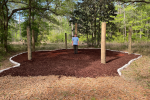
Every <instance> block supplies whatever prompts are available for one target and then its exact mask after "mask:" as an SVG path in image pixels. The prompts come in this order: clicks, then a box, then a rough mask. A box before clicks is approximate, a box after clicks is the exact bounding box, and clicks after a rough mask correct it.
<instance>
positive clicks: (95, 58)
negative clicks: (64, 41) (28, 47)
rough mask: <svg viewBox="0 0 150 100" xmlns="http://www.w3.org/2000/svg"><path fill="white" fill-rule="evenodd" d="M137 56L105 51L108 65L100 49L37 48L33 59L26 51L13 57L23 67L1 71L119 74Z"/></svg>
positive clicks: (23, 74) (45, 73)
mask: <svg viewBox="0 0 150 100" xmlns="http://www.w3.org/2000/svg"><path fill="white" fill-rule="evenodd" d="M137 57H139V56H138V55H134V54H130V55H128V54H127V53H121V52H114V51H109V50H106V62H107V63H106V64H101V50H100V49H79V50H78V54H74V50H73V49H69V50H56V51H38V52H33V53H32V60H31V61H28V60H27V53H23V54H21V55H18V56H16V57H14V58H12V60H14V61H16V62H19V63H20V64H21V65H20V67H15V68H11V69H9V70H6V71H3V72H2V73H0V77H2V76H7V75H11V76H48V75H58V76H59V78H60V77H61V76H63V75H64V76H74V77H92V78H95V77H99V76H118V73H117V69H118V68H120V67H122V66H123V65H125V64H127V63H128V62H129V61H130V60H131V59H134V58H137Z"/></svg>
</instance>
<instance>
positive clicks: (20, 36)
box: [19, 14, 22, 40]
mask: <svg viewBox="0 0 150 100" xmlns="http://www.w3.org/2000/svg"><path fill="white" fill-rule="evenodd" d="M20 23H21V22H20V14H19V29H20V40H22V36H21V25H20Z"/></svg>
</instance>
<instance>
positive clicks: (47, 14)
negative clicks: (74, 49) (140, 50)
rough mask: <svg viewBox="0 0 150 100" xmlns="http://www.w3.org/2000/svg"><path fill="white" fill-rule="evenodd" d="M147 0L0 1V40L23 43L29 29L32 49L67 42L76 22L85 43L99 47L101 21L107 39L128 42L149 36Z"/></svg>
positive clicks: (2, 46) (149, 3)
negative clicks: (129, 35) (44, 43)
mask: <svg viewBox="0 0 150 100" xmlns="http://www.w3.org/2000/svg"><path fill="white" fill-rule="evenodd" d="M149 5H150V1H149V0H0V7H1V9H0V13H1V15H0V43H1V45H0V46H1V48H4V49H5V51H6V52H8V51H11V49H10V48H11V47H10V46H9V43H10V42H20V41H22V42H23V41H24V42H25V43H26V42H27V29H26V28H27V26H29V28H30V33H32V34H31V37H32V38H31V40H32V51H35V46H38V44H40V43H41V42H50V43H58V42H62V43H65V33H67V35H68V36H67V39H68V42H71V38H72V36H73V33H75V23H78V26H77V27H78V37H79V39H80V41H82V42H85V43H87V44H88V46H98V47H99V46H100V41H101V38H100V37H101V23H102V22H106V23H107V29H106V41H107V42H114V41H115V42H121V43H124V42H127V41H128V33H129V27H131V29H132V42H135V41H148V40H149V38H150V33H149V28H150V13H149V10H150V6H149Z"/></svg>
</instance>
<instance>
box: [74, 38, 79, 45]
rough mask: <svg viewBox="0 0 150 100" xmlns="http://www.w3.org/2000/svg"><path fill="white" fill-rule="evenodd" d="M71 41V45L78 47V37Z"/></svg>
mask: <svg viewBox="0 0 150 100" xmlns="http://www.w3.org/2000/svg"><path fill="white" fill-rule="evenodd" d="M72 41H73V45H78V41H79V38H78V37H73V38H72Z"/></svg>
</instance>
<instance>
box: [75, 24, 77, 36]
mask: <svg viewBox="0 0 150 100" xmlns="http://www.w3.org/2000/svg"><path fill="white" fill-rule="evenodd" d="M75 34H77V23H75Z"/></svg>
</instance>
